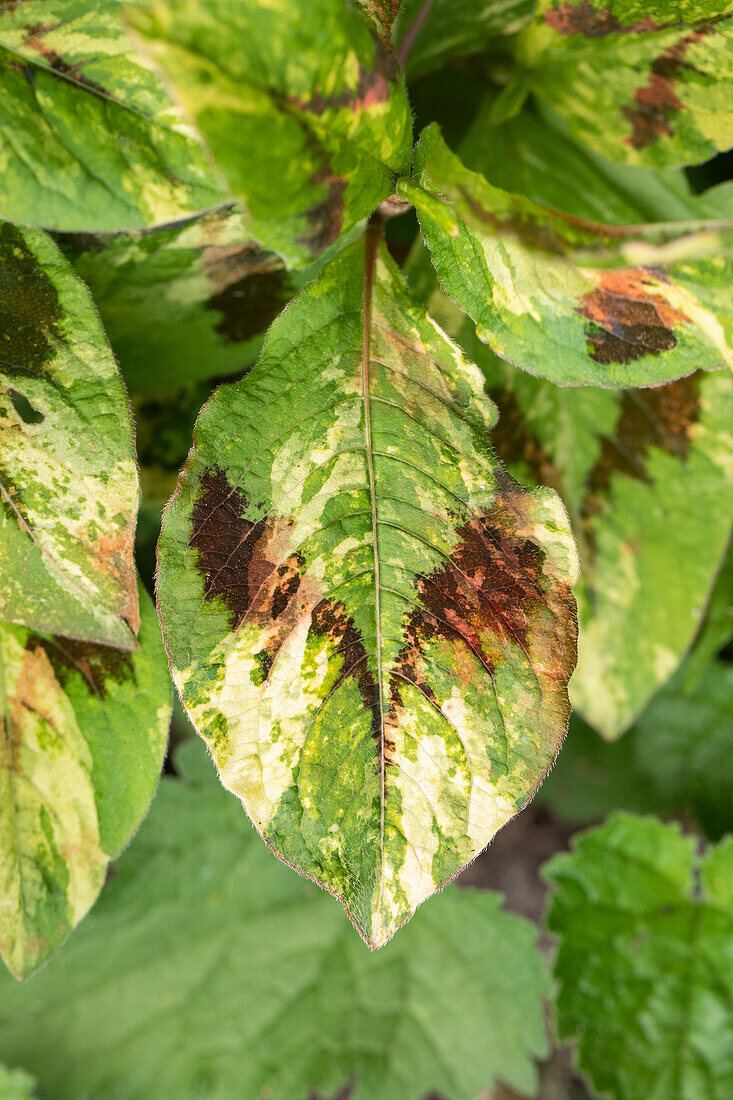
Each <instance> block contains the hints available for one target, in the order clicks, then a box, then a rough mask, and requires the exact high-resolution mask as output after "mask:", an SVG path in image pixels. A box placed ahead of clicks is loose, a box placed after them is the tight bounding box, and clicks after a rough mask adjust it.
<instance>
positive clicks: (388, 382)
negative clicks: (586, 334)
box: [158, 230, 576, 946]
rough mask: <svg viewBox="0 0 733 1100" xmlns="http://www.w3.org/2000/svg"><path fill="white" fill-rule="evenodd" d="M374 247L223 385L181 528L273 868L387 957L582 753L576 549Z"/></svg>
mask: <svg viewBox="0 0 733 1100" xmlns="http://www.w3.org/2000/svg"><path fill="white" fill-rule="evenodd" d="M375 247H376V242H375V238H374V233H373V232H372V230H370V232H369V234H368V235H367V239H366V245H365V244H364V242H363V241H360V242H358V243H357V244H355V245H353V246H352V247H351V248H350V249H348V250H346V251H344V252H343V253H342V254H341V256H340V257H339V258H338V259H337V260H335V261H333V262H332V263H331V264H329V265H328V266H327V267H326V268H324V271H323V272H322V274H321V276H320V278H319V279H318V280H317V281H316V282H314V283H312V284H311V285H310V287H308V288H307V289H306V290H305V291H303V292H302V293H301V294H300V295H299V296H298V297H297V298H296V299H295V300H294V301H293V302H292V303H291V305H290V306H289V307H288V309H287V310H286V311H285V313H284V314H283V315H282V316H281V317H280V318H278V320H277V321H276V322H275V323H274V325H273V326H272V328H271V329H270V332H269V334H268V336H267V339H266V342H265V347H264V350H263V354H262V358H261V359H260V361H259V363H258V364H257V366H256V367H255V368H254V370H253V371H252V372H251V373H250V374H249V375H248V376H247V377H246V378H245V379H244V380H243V381H242V382H239V383H236V384H234V385H231V386H225V387H222V388H221V389H219V390H218V392H217V393H216V394H215V396H214V398H213V399H212V400H211V402H209V404H208V405H207V406H206V408H205V409H204V411H203V412H202V414H201V417H200V419H199V421H198V424H197V428H196V432H195V435H194V448H193V450H192V452H191V455H190V456H189V461H188V463H187V465H186V467H185V469H184V472H183V474H182V476H181V481H180V483H179V490H178V493H177V496H176V497H175V498H174V500H173V501H172V503H171V505H170V506H169V508H168V509H167V511H166V515H165V519H164V524H163V531H162V535H161V541H160V544H159V557H160V575H159V591H158V595H159V606H160V611H161V616H162V621H163V624H164V631H165V635H166V640H167V646H168V652H169V656H170V659H171V665H172V669H173V675H174V679H175V681H176V683H177V685H178V688H179V690H180V691H181V694H182V698H183V702H184V705H185V706H186V708H187V710H188V713H189V715H190V717H191V719H192V721H193V723H194V725H195V726H196V727H197V729H198V730H199V731H200V732H201V733H202V735H203V736H204V737H205V738H206V740H207V741H208V743H209V745H210V747H211V749H212V752H213V754H214V757H215V760H216V762H217V765H218V767H219V769H220V773H221V777H222V782H223V783H224V785H225V786H226V787H227V788H228V789H230V790H231V791H233V792H234V793H235V794H236V795H237V796H238V797H239V798H240V799H241V800H242V802H243V804H244V806H245V808H246V809H247V812H248V813H249V814H250V816H251V817H252V819H253V821H254V823H255V825H256V826H257V828H258V830H259V831H260V832H261V833H262V835H263V836H264V837H265V839H266V840H267V841H268V843H269V844H270V845H271V846H272V848H273V849H274V850H275V852H276V853H277V854H278V855H279V856H280V857H281V858H282V859H284V860H285V861H286V862H288V863H290V864H291V865H293V866H294V867H296V868H297V869H298V870H300V871H302V872H305V873H307V874H309V875H311V876H312V877H313V878H314V879H315V880H316V881H317V882H319V883H320V884H322V885H324V886H326V887H327V888H328V889H329V890H330V891H332V892H333V893H334V894H336V895H337V896H338V897H339V898H341V899H342V900H343V902H344V904H345V906H346V907H347V909H348V911H349V913H350V915H351V917H352V919H353V921H354V923H355V924H356V926H357V927H358V929H359V931H360V932H361V934H362V935H363V936H364V938H365V939H366V940H367V942H369V943H370V944H371V945H373V946H377V945H379V944H381V943H383V942H385V941H386V940H387V939H389V937H390V936H391V935H392V934H393V933H394V932H395V931H396V929H397V928H398V927H399V925H400V924H402V923H403V922H404V921H406V920H407V919H408V918H409V916H410V915H411V914H412V912H413V911H414V909H415V907H416V906H417V905H418V904H419V903H420V902H421V901H423V900H424V899H425V898H426V897H429V896H430V895H431V894H432V893H433V892H434V891H435V890H436V889H438V888H439V887H440V886H441V885H442V884H443V883H445V882H446V881H448V880H449V879H450V878H452V877H453V876H454V875H455V874H456V873H457V872H458V871H459V870H460V869H461V867H463V866H464V865H465V864H466V863H467V862H468V861H469V860H471V859H472V858H473V857H474V856H475V855H476V854H477V853H478V852H479V851H481V849H482V848H483V847H484V846H485V845H486V844H487V843H488V841H489V840H490V839H491V837H492V836H493V835H494V833H495V832H496V830H497V829H498V828H499V827H500V826H501V825H502V824H504V822H505V821H507V820H508V819H509V818H510V817H512V816H513V815H514V814H515V813H516V812H517V811H518V810H520V809H521V808H522V807H523V806H524V805H525V803H526V802H527V801H528V800H529V799H530V797H531V796H532V794H533V793H534V791H535V789H536V787H537V785H538V783H539V781H540V779H541V777H542V776H543V775H544V773H545V772H546V771H547V768H548V767H549V765H550V764H551V762H552V760H553V759H554V756H555V754H556V752H557V750H558V748H559V745H560V742H561V740H562V738H563V736H564V733H565V728H566V723H567V714H568V708H567V696H566V683H567V678H568V677H569V675H570V672H571V671H572V668H573V664H574V660H575V625H574V602H573V599H572V596H571V593H570V588H571V586H572V584H573V583H574V581H575V579H576V551H575V546H574V543H573V541H572V536H571V535H570V532H569V529H568V521H567V517H566V515H565V512H564V510H563V508H562V506H561V504H560V502H559V499H558V498H557V496H556V495H555V494H554V493H553V492H551V491H549V490H547V491H546V490H536V491H535V492H533V493H525V492H524V491H523V490H521V489H520V488H519V487H518V486H517V485H515V483H514V482H513V481H512V480H511V479H510V478H508V477H507V476H506V474H505V472H504V471H503V470H502V468H501V467H500V466H499V464H498V463H497V462H496V461H495V459H494V457H493V455H492V453H491V451H490V449H489V447H488V442H487V429H488V428H490V427H491V425H492V424H493V422H494V406H493V405H492V403H491V402H490V401H488V400H487V399H486V398H485V397H484V395H483V393H482V384H481V383H482V379H481V376H480V374H479V372H478V371H477V370H476V368H475V367H474V366H473V365H472V364H470V363H468V362H467V361H466V360H465V359H464V358H463V356H462V355H461V354H460V352H459V350H458V349H457V348H456V346H455V345H454V344H453V343H452V342H451V341H450V340H448V338H447V337H446V336H445V335H444V334H443V333H442V332H441V330H440V329H439V328H438V327H437V326H436V325H434V323H433V322H432V321H431V320H430V319H429V318H428V317H427V315H426V314H425V312H424V311H423V310H422V309H420V308H419V307H416V306H415V305H414V303H413V302H412V300H411V299H410V298H409V297H408V295H407V293H406V289H405V285H404V281H403V279H402V276H401V275H400V273H399V271H398V270H397V269H396V268H395V267H394V265H393V264H392V263H391V261H390V260H389V259H388V257H387V256H386V254H384V255H382V256H380V258H378V259H376V263H375V254H374V249H375Z"/></svg>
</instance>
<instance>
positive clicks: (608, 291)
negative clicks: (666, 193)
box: [401, 126, 733, 387]
mask: <svg viewBox="0 0 733 1100" xmlns="http://www.w3.org/2000/svg"><path fill="white" fill-rule="evenodd" d="M416 173H417V179H418V181H419V183H420V184H421V185H422V188H419V187H415V186H414V185H412V184H409V183H403V184H402V185H401V190H402V192H403V194H404V195H405V197H408V198H410V199H411V200H412V201H414V203H415V205H416V207H417V211H418V216H419V218H420V225H421V228H422V230H423V233H424V235H425V239H426V241H427V244H428V246H429V248H430V251H431V254H432V259H433V263H434V265H435V268H436V270H437V272H438V276H439V278H440V280H441V283H442V285H443V287H444V289H445V291H446V292H447V293H448V294H449V295H450V296H451V298H452V299H453V300H454V301H455V302H456V303H457V304H458V305H459V306H460V307H461V308H462V309H463V310H465V312H466V313H468V314H469V316H470V317H472V318H473V320H474V321H475V322H476V332H477V334H478V336H479V337H480V339H481V340H483V341H485V342H486V343H488V344H489V345H490V347H491V348H492V350H493V351H495V352H496V353H497V354H498V355H501V356H502V358H504V359H508V360H509V361H510V362H512V363H515V364H516V365H517V366H521V367H522V368H524V369H525V370H527V371H529V372H530V373H531V374H536V375H539V376H541V377H544V378H549V379H550V380H551V381H553V382H555V383H557V384H559V385H583V384H593V385H597V386H606V387H621V386H635V387H636V386H652V385H658V384H659V383H661V382H665V381H670V380H671V379H674V378H678V377H680V376H683V375H687V374H690V373H691V372H692V371H693V370H695V369H696V368H698V367H702V368H704V369H713V368H716V367H720V366H721V365H723V364H724V363H727V364H729V365H732V366H733V301H732V299H731V293H730V284H731V279H733V259H732V258H731V256H730V247H731V244H732V243H733V236H732V233H733V230H731V228H730V223H724V228H722V229H719V231H718V232H717V233H716V232H713V230H712V229H706V228H705V224H706V223H698V225H697V228H695V226H694V225H693V226H690V225H684V224H682V223H679V224H677V223H670V224H659V225H649V226H643V227H632V228H618V227H616V226H611V225H598V224H594V223H589V222H584V221H582V220H580V219H578V218H571V217H568V216H566V215H564V214H562V213H560V212H558V211H556V210H550V209H548V208H546V207H543V206H539V205H538V204H536V203H533V202H532V201H531V200H529V199H527V198H525V196H523V195H516V194H509V193H508V192H506V191H500V190H499V189H498V188H496V187H493V186H492V185H491V184H489V183H488V182H487V180H486V179H484V177H483V176H480V175H478V174H477V173H475V172H470V171H469V170H468V169H467V168H465V167H464V165H463V164H462V163H461V161H460V160H459V159H458V157H456V156H455V155H454V154H453V153H452V152H451V151H450V150H449V149H448V148H447V146H446V145H445V143H444V142H443V140H442V138H441V136H440V131H439V130H438V129H437V127H435V126H431V127H429V128H428V129H427V130H426V131H425V132H424V133H423V135H422V137H421V139H420V143H419V145H418V149H417V154H416ZM691 229H692V230H693V231H690V230H691ZM660 268H662V269H663V270H659V269H660Z"/></svg>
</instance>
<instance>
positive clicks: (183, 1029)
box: [0, 742, 548, 1100]
mask: <svg viewBox="0 0 733 1100" xmlns="http://www.w3.org/2000/svg"><path fill="white" fill-rule="evenodd" d="M203 755H204V754H203V752H202V750H201V749H200V747H199V745H198V744H197V743H194V742H189V743H187V744H185V745H184V746H182V748H181V749H180V750H179V752H178V755H177V764H178V767H179V769H182V770H183V781H176V780H173V779H170V778H164V779H163V781H162V783H161V789H160V791H159V793H158V796H157V797H156V799H155V802H154V804H153V807H152V810H151V813H150V816H149V817H148V820H147V821H146V823H145V825H144V826H143V829H142V830H141V832H140V835H139V836H138V837H137V838H136V840H135V842H134V844H133V846H132V847H131V849H130V851H129V852H128V853H127V854H126V855H125V856H124V857H123V859H122V860H120V862H119V864H118V865H117V867H116V874H115V877H114V878H113V879H112V880H111V882H110V883H109V885H108V886H107V888H106V889H105V891H104V893H103V895H102V897H101V899H100V902H99V904H98V906H97V907H96V908H95V910H94V913H93V914H92V916H91V917H90V918H89V919H88V920H87V921H86V922H85V924H84V925H83V927H82V928H80V929H79V932H78V934H77V935H76V936H75V937H74V938H73V940H72V941H71V942H70V943H69V944H68V945H67V947H66V948H65V949H64V951H63V952H62V953H61V954H60V955H59V957H58V958H57V959H56V960H55V961H54V963H53V965H52V966H50V967H48V968H47V970H46V971H45V972H44V973H42V974H39V975H38V976H37V977H36V978H34V980H33V981H32V982H30V983H28V984H27V985H23V986H15V987H14V988H10V985H11V983H10V982H8V981H7V980H6V982H5V984H4V985H3V984H2V982H0V990H1V994H0V1051H2V1052H3V1054H4V1055H6V1056H8V1057H10V1056H11V1055H10V1054H9V1053H8V1052H12V1058H13V1060H14V1061H15V1062H19V1063H21V1064H22V1065H24V1066H25V1067H27V1068H28V1069H32V1070H33V1071H34V1072H35V1073H37V1075H38V1077H39V1079H40V1082H41V1087H42V1088H43V1090H44V1094H45V1095H48V1096H52V1097H53V1098H54V1100H78V1097H79V1096H95V1097H100V1100H102V1098H103V1100H123V1098H129V1097H133V1096H134V1097H143V1096H148V1095H149V1093H150V1083H151V1081H154V1082H155V1097H156V1100H194V1098H198V1097H202V1096H205V1097H206V1098H207V1100H231V1098H232V1097H235V1096H236V1097H243V1098H245V1097H246V1098H247V1100H249V1098H251V1097H265V1096H272V1097H277V1100H303V1098H304V1097H305V1096H306V1095H308V1093H309V1092H310V1090H311V1089H313V1090H318V1092H319V1094H321V1095H324V1096H331V1095H333V1093H335V1092H336V1091H337V1089H339V1087H341V1086H342V1085H344V1084H346V1083H347V1082H348V1081H350V1080H353V1081H354V1082H355V1090H354V1092H353V1096H354V1100H420V1098H422V1097H423V1096H424V1095H425V1094H426V1093H427V1092H428V1091H430V1090H431V1089H436V1090H438V1091H439V1092H440V1093H441V1095H443V1096H445V1097H446V1100H473V1098H474V1097H476V1096H477V1095H478V1094H479V1093H481V1092H482V1091H483V1090H484V1089H488V1088H490V1087H491V1086H492V1084H493V1082H494V1081H495V1080H496V1078H497V1077H500V1078H501V1079H502V1080H504V1081H506V1082H508V1083H510V1084H511V1085H513V1086H515V1087H516V1088H518V1089H520V1090H521V1091H522V1092H527V1093H533V1092H534V1089H535V1086H536V1078H535V1072H534V1067H533V1065H532V1062H531V1059H532V1058H533V1057H538V1056H539V1057H541V1056H543V1055H544V1054H546V1049H547V1048H546V1039H545V1035H544V1025H543V1019H542V1004H541V999H542V997H543V996H545V995H546V993H547V991H548V983H547V977H546V973H545V968H544V965H543V963H542V960H541V957H540V955H539V953H538V951H537V949H536V947H535V944H534V940H535V936H536V929H535V928H533V927H532V926H531V925H530V924H528V923H527V922H525V921H523V920H521V919H519V918H517V917H515V916H512V915H510V914H509V913H505V912H502V910H501V908H500V898H499V896H497V895H496V894H490V893H483V892H481V893H480V892H475V891H472V890H460V889H458V888H455V887H454V888H452V889H450V890H446V891H444V893H443V894H442V895H441V896H440V897H438V898H436V899H435V901H434V902H433V904H431V905H430V906H429V907H428V908H426V909H424V910H423V911H422V912H421V913H419V915H418V916H417V917H416V918H415V920H414V921H413V922H412V923H411V925H410V927H409V928H407V929H405V931H404V932H403V934H402V935H401V936H400V937H399V938H398V939H397V940H396V941H395V942H394V943H393V944H390V945H389V947H387V948H385V949H384V950H383V951H380V952H378V953H377V954H371V953H369V952H367V951H364V949H363V948H362V947H361V945H360V944H359V942H358V941H357V940H356V937H354V936H353V935H352V934H351V933H350V930H349V928H348V927H347V926H346V925H345V923H344V921H343V917H342V913H341V910H340V907H339V906H338V905H336V903H335V902H334V901H333V900H332V899H331V898H329V897H328V896H327V895H325V894H324V893H323V892H322V891H320V890H316V889H315V888H314V887H313V885H312V884H311V883H309V882H307V881H305V880H304V879H302V878H299V877H297V876H295V875H292V874H290V873H289V872H288V871H287V870H286V869H285V868H284V867H281V866H280V865H279V864H278V863H277V862H276V861H275V860H273V859H272V858H271V857H270V855H269V854H268V853H267V851H266V849H265V847H264V845H262V844H260V842H259V841H258V840H257V838H256V836H255V834H254V831H253V830H252V828H251V827H250V825H249V823H248V821H247V819H246V818H245V817H244V815H243V814H241V812H239V809H238V807H237V805H236V803H235V802H234V801H233V800H232V799H228V798H227V797H226V796H225V795H224V793H223V792H222V791H221V789H220V788H219V787H218V785H217V784H216V783H215V782H213V781H212V780H213V771H212V769H211V768H210V767H209V766H208V765H207V763H206V762H204V760H203V759H202V757H203Z"/></svg>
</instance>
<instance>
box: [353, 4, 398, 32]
mask: <svg viewBox="0 0 733 1100" xmlns="http://www.w3.org/2000/svg"><path fill="white" fill-rule="evenodd" d="M355 2H356V4H357V6H358V7H360V8H361V9H362V11H363V12H364V14H365V15H366V17H367V19H370V20H371V22H372V23H373V24H374V26H375V27H376V28H377V30H378V31H379V33H380V34H381V35H383V36H384V37H385V38H386V39H387V40H389V37H390V34H391V31H392V24H393V23H394V20H395V16H396V15H397V12H398V11H399V10H400V0H355Z"/></svg>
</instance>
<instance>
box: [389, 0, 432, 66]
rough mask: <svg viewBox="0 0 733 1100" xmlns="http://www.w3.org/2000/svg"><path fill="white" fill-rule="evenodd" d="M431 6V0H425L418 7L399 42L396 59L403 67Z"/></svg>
mask: <svg viewBox="0 0 733 1100" xmlns="http://www.w3.org/2000/svg"><path fill="white" fill-rule="evenodd" d="M432 6H433V0H425V2H424V4H423V6H422V7H421V8H420V11H419V12H418V13H417V15H416V16H415V18H414V20H413V22H412V24H411V25H410V29H409V30H408V32H407V34H406V35H405V37H404V38H403V39H402V41H401V42H400V48H399V49H398V51H397V60H398V61H399V63H400V65H401V66H402V68H403V69H404V67H405V65H406V64H407V59H408V57H409V56H410V50H411V49H412V47H413V46H414V45H415V39H416V38H417V36H418V35H419V33H420V31H421V30H422V28H423V23H424V22H425V20H426V19H427V17H428V15H429V14H430V9H431V8H432Z"/></svg>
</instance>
